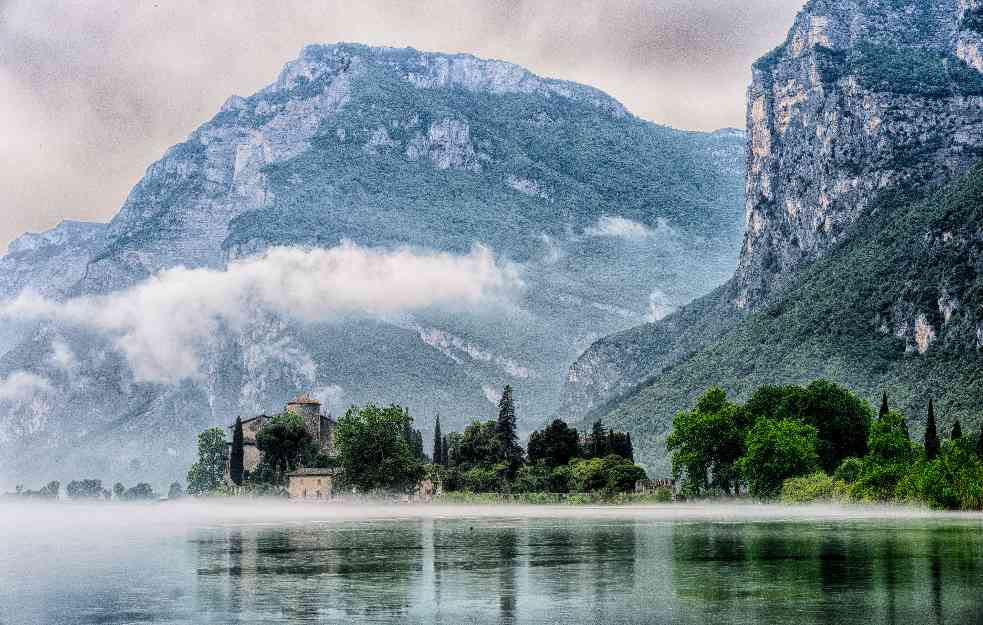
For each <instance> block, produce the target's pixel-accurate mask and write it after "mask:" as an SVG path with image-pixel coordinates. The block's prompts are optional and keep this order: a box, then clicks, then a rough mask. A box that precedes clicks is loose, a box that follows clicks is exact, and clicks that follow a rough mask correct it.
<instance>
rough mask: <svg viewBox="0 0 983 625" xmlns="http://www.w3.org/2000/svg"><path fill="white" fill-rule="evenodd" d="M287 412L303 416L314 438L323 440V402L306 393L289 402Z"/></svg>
mask: <svg viewBox="0 0 983 625" xmlns="http://www.w3.org/2000/svg"><path fill="white" fill-rule="evenodd" d="M287 412H289V413H290V414H294V415H297V416H298V417H301V418H302V419H303V420H304V425H305V426H307V431H308V432H310V434H311V436H313V437H314V440H316V441H319V440H321V402H319V401H317V400H316V399H311V397H310V395H308V394H307V393H304V394H303V395H298V396H297V397H295V398H294V399H292V400H290V401H289V402H287Z"/></svg>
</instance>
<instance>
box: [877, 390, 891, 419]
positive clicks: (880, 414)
mask: <svg viewBox="0 0 983 625" xmlns="http://www.w3.org/2000/svg"><path fill="white" fill-rule="evenodd" d="M889 412H890V410H889V409H888V407H887V393H886V392H885V393H882V394H881V409H880V411H878V413H877V418H878V419H883V418H884V417H886V416H887V414H888V413H889Z"/></svg>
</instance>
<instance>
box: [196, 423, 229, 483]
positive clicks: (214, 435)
mask: <svg viewBox="0 0 983 625" xmlns="http://www.w3.org/2000/svg"><path fill="white" fill-rule="evenodd" d="M224 477H225V432H224V431H223V430H222V428H209V429H207V430H205V431H204V432H202V433H201V434H199V435H198V462H196V463H194V464H193V465H191V468H190V469H189V470H188V492H189V493H190V494H192V495H206V494H208V493H210V492H212V491H213V490H215V489H216V488H218V487H219V486H221V484H222V481H223V479H224Z"/></svg>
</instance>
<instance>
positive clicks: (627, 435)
mask: <svg viewBox="0 0 983 625" xmlns="http://www.w3.org/2000/svg"><path fill="white" fill-rule="evenodd" d="M625 439H626V440H627V448H628V460H631V461H632V462H635V448H634V447H632V444H631V432H625Z"/></svg>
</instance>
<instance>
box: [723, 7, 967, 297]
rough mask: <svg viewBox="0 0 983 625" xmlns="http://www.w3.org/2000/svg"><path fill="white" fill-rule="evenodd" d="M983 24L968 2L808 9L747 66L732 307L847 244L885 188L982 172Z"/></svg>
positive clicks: (764, 292) (772, 289)
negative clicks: (742, 221)
mask: <svg viewBox="0 0 983 625" xmlns="http://www.w3.org/2000/svg"><path fill="white" fill-rule="evenodd" d="M981 23H983V22H981V10H980V8H979V3H978V2H975V1H966V0H941V1H940V0H911V1H909V2H896V1H894V0H874V1H864V2H856V1H846V2H843V1H839V0H836V1H833V0H813V1H812V2H810V3H809V4H808V5H806V7H805V9H803V11H802V12H801V13H800V14H799V16H798V17H797V18H796V20H795V24H794V25H793V26H792V29H791V31H790V32H789V35H788V38H787V40H786V42H785V43H784V44H783V45H782V46H780V47H779V48H777V49H775V50H774V51H773V52H771V53H770V54H769V55H767V56H766V57H764V58H763V59H761V60H759V61H758V62H757V63H756V64H755V66H754V70H753V79H752V82H751V86H750V88H749V89H748V101H747V128H748V148H747V154H748V182H747V198H746V202H747V213H746V215H747V216H746V222H747V230H746V234H745V240H744V245H743V248H742V250H741V257H740V261H739V264H738V269H737V272H736V274H735V278H734V282H735V283H734V289H735V293H734V303H735V305H736V306H737V307H738V308H747V309H754V308H756V307H757V306H759V305H760V304H762V303H763V302H765V301H766V300H767V298H768V296H769V294H771V293H773V292H775V291H776V290H780V289H781V287H782V286H783V285H785V284H786V283H787V282H788V280H789V279H790V278H791V277H792V276H793V275H794V274H795V271H796V270H797V269H798V268H799V267H800V266H801V265H802V264H803V263H806V262H809V261H811V260H814V259H816V258H818V257H820V256H822V255H823V254H824V253H825V252H826V251H827V250H829V249H830V248H831V247H832V246H833V245H835V244H836V243H837V242H839V241H842V240H843V238H844V237H847V236H849V233H850V227H851V225H853V224H854V223H855V222H856V221H857V219H858V218H860V216H862V215H863V214H864V213H865V211H867V210H868V208H869V207H870V205H871V202H873V201H874V200H876V199H877V198H878V196H879V195H880V194H881V193H883V192H884V191H885V190H886V189H891V188H894V187H898V186H899V185H932V184H937V183H939V182H941V181H943V180H945V179H947V178H950V177H952V176H953V175H956V174H960V173H963V172H965V171H966V170H967V169H968V168H969V167H970V166H971V165H972V164H973V163H974V162H976V160H977V159H979V157H980V155H981V153H983V76H981V75H980V73H979V72H980V71H983V65H981V63H980V59H981V55H980V51H981V50H983V48H981V46H980V43H981V39H980V32H979V31H978V29H979V27H980V24H981Z"/></svg>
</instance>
